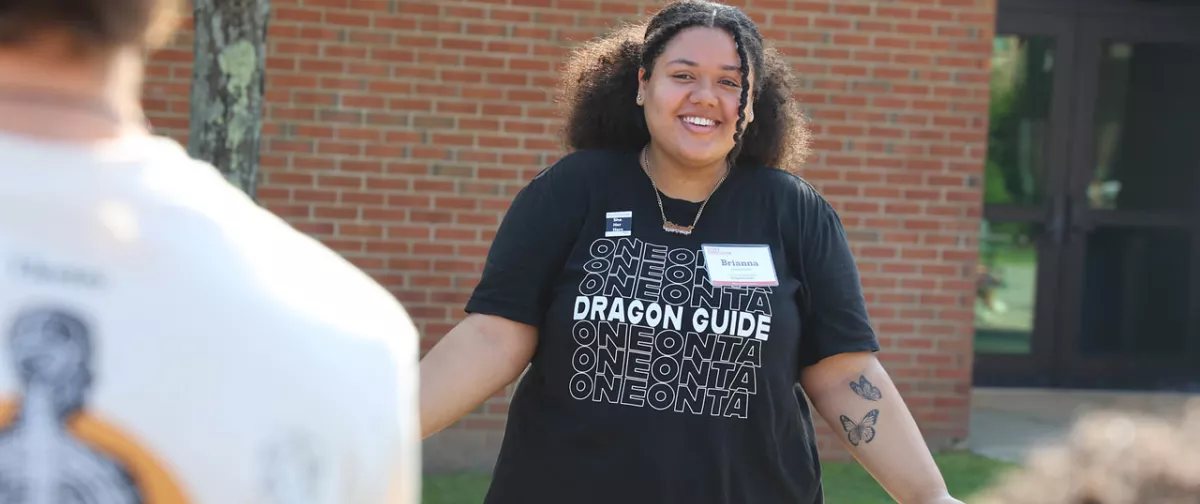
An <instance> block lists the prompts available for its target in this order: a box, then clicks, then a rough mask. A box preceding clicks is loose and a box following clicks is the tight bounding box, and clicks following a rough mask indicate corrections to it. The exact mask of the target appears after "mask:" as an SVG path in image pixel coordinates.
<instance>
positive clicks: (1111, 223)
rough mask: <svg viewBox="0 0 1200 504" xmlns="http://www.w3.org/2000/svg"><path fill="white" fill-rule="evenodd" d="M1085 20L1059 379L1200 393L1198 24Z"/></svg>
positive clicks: (1178, 19)
mask: <svg viewBox="0 0 1200 504" xmlns="http://www.w3.org/2000/svg"><path fill="white" fill-rule="evenodd" d="M1191 14H1192V15H1190V16H1189V15H1187V13H1186V11H1184V10H1180V11H1179V12H1178V13H1176V14H1175V15H1169V14H1168V13H1163V14H1162V15H1150V14H1146V15H1143V16H1135V17H1133V18H1132V19H1121V18H1113V17H1107V16H1090V17H1089V16H1084V17H1083V18H1082V19H1081V20H1080V23H1079V28H1078V36H1077V37H1076V47H1077V50H1076V54H1077V61H1078V62H1079V64H1078V66H1077V68H1076V75H1075V81H1076V84H1075V86H1074V88H1075V89H1076V90H1077V92H1076V95H1075V103H1074V104H1073V105H1074V110H1075V112H1074V113H1073V114H1072V122H1071V126H1070V127H1071V130H1072V135H1071V136H1072V140H1071V163H1070V164H1071V174H1070V177H1069V178H1070V188H1069V191H1070V205H1069V207H1070V209H1069V210H1070V211H1069V214H1068V216H1067V220H1068V221H1069V222H1070V227H1069V232H1068V239H1067V241H1066V243H1067V246H1066V248H1065V250H1064V254H1065V256H1064V257H1065V259H1066V260H1065V262H1064V265H1065V266H1066V267H1065V268H1064V270H1063V279H1064V280H1063V283H1064V285H1070V286H1071V287H1072V289H1071V292H1070V295H1069V296H1066V297H1064V301H1066V302H1065V303H1064V304H1063V305H1062V307H1061V312H1062V319H1061V321H1062V324H1061V325H1060V327H1061V336H1062V337H1061V338H1060V351H1059V352H1058V353H1057V361H1058V363H1059V366H1057V368H1058V369H1057V370H1058V372H1059V376H1058V381H1059V382H1060V383H1062V384H1063V385H1067V386H1078V387H1104V388H1127V387H1136V388H1156V389H1162V388H1168V389H1178V388H1187V387H1189V386H1191V384H1192V383H1193V382H1195V384H1200V358H1198V355H1200V354H1198V352H1200V337H1198V335H1200V15H1196V11H1195V10H1192V13H1191Z"/></svg>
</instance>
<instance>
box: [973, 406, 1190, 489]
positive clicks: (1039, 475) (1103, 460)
mask: <svg viewBox="0 0 1200 504" xmlns="http://www.w3.org/2000/svg"><path fill="white" fill-rule="evenodd" d="M971 502H972V503H973V504H1197V503H1200V399H1193V400H1192V401H1191V402H1190V404H1189V407H1187V408H1185V413H1184V415H1183V418H1182V421H1175V420H1172V419H1168V418H1166V417H1163V416H1156V415H1148V414H1140V413H1139V414H1131V413H1124V412H1118V411H1100V412H1095V413H1091V414H1088V415H1085V416H1083V417H1081V418H1080V419H1079V420H1078V421H1077V422H1076V423H1075V425H1074V426H1072V428H1071V430H1070V432H1069V433H1068V434H1067V437H1066V439H1064V440H1062V441H1060V442H1056V443H1052V444H1048V445H1043V446H1040V447H1037V448H1035V450H1034V452H1033V453H1032V454H1031V455H1030V457H1029V458H1028V460H1027V461H1026V464H1025V466H1024V467H1022V468H1020V469H1016V470H1013V471H1011V472H1009V473H1007V474H1005V475H1004V476H1002V477H1001V479H1000V481H999V482H998V483H997V484H996V485H994V486H993V487H992V488H990V489H989V490H987V491H986V492H984V493H983V494H982V495H980V496H979V497H978V498H974V499H972V500H971Z"/></svg>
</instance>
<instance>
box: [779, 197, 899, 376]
mask: <svg viewBox="0 0 1200 504" xmlns="http://www.w3.org/2000/svg"><path fill="white" fill-rule="evenodd" d="M802 185H803V189H802V194H801V196H800V214H799V220H800V240H799V241H800V243H799V247H798V249H799V250H798V252H799V253H800V254H801V256H800V258H799V259H800V260H799V261H798V262H799V263H800V264H801V275H802V278H801V283H802V286H801V295H800V308H801V320H802V331H801V336H800V349H801V354H800V364H801V366H809V365H812V364H816V363H817V362H818V361H820V360H822V359H825V358H827V357H831V356H834V355H837V354H840V353H847V352H862V351H870V352H875V351H878V350H879V342H878V340H877V339H876V336H875V330H874V328H872V327H871V321H870V318H869V317H868V316H867V304H866V299H865V298H864V297H863V291H862V282H861V280H860V277H859V272H858V266H857V265H856V264H855V262H854V256H853V254H852V253H851V252H850V245H849V243H848V242H847V240H846V232H845V229H844V228H843V227H842V221H841V218H840V217H839V216H838V214H837V212H836V211H835V210H834V209H833V207H832V206H831V205H830V204H829V202H828V201H826V200H825V198H823V197H821V195H820V194H819V193H817V191H816V189H814V188H812V186H809V185H807V184H802Z"/></svg>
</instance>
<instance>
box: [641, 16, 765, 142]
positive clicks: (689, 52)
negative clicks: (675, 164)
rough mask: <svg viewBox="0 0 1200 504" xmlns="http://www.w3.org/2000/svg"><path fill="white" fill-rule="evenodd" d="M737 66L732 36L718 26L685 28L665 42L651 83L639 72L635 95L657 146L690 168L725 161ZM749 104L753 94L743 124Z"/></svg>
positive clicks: (737, 90)
mask: <svg viewBox="0 0 1200 504" xmlns="http://www.w3.org/2000/svg"><path fill="white" fill-rule="evenodd" d="M740 68H741V59H739V58H738V53H737V46H736V45H735V44H734V42H733V37H731V36H730V35H729V33H728V32H726V31H725V30H722V29H720V28H707V27H693V28H686V29H684V30H683V31H680V32H679V34H677V35H676V36H675V38H673V39H671V41H670V42H667V46H666V47H665V49H664V50H663V52H662V54H661V55H660V56H659V57H658V59H657V60H655V62H654V71H653V72H652V73H651V78H650V80H649V81H646V80H644V76H645V71H644V70H643V71H641V72H639V74H638V86H639V87H638V91H639V93H640V94H641V95H642V97H643V100H644V101H643V104H644V105H643V106H644V107H645V114H646V123H647V125H648V126H649V128H650V136H651V137H652V138H653V139H654V143H655V145H657V146H658V148H660V149H663V150H665V151H667V152H668V153H669V154H670V155H672V156H673V157H675V158H677V159H679V160H681V161H683V162H685V163H687V164H690V165H691V164H694V165H708V164H713V163H718V162H720V161H721V160H723V159H724V158H725V156H726V155H728V154H729V151H730V150H732V149H733V146H734V141H733V133H734V131H736V130H737V121H738V105H739V104H740V102H741V98H742V74H741V71H740V70H739V69H740ZM753 78H754V76H753V75H751V79H753ZM751 86H753V80H751ZM753 100H754V96H753V94H751V95H750V96H749V97H748V98H747V103H746V109H745V113H746V120H747V122H746V125H747V126H748V125H749V121H750V120H751V116H750V114H751V110H753Z"/></svg>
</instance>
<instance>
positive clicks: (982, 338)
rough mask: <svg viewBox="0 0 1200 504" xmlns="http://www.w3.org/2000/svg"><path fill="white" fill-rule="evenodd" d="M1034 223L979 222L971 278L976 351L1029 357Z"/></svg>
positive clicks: (1033, 297) (1034, 290)
mask: <svg viewBox="0 0 1200 504" xmlns="http://www.w3.org/2000/svg"><path fill="white" fill-rule="evenodd" d="M1039 231H1040V227H1039V226H1038V225H1037V224H1033V223H1025V222H1003V223H992V222H989V221H987V220H984V221H983V227H982V229H981V232H980V240H979V265H978V267H977V268H976V272H975V273H976V274H975V351H976V353H1029V352H1030V351H1031V350H1032V336H1033V317H1034V308H1035V306H1036V299H1037V295H1036V294H1037V262H1038V257H1037V256H1038V254H1037V240H1036V238H1037V236H1036V235H1035V233H1037V232H1039Z"/></svg>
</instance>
